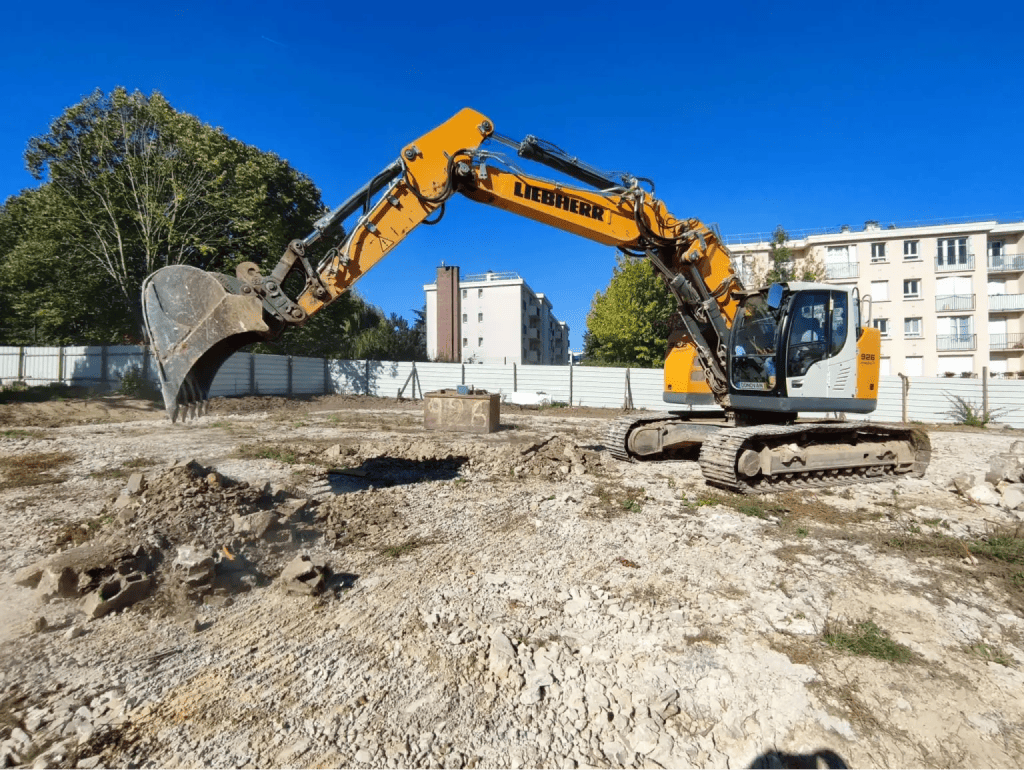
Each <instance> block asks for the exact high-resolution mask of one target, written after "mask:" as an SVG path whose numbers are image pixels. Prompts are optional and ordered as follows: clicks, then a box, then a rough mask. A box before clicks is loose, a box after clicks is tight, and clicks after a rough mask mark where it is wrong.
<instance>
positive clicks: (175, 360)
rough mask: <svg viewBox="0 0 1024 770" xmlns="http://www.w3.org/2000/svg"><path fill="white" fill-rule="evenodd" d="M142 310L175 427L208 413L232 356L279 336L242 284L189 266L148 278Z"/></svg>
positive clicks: (258, 304)
mask: <svg viewBox="0 0 1024 770" xmlns="http://www.w3.org/2000/svg"><path fill="white" fill-rule="evenodd" d="M142 310H143V315H144V316H145V323H146V332H147V336H148V337H149V341H150V345H151V346H152V351H153V357H154V359H155V360H156V364H157V373H158V375H159V377H160V388H161V391H162V392H163V397H164V407H165V408H166V409H167V414H168V415H169V416H170V418H171V421H172V422H174V421H175V420H177V418H178V416H179V415H180V416H181V417H182V419H186V418H188V417H189V416H191V417H195V416H197V415H199V414H203V413H204V412H205V410H206V404H207V401H208V400H209V397H210V386H211V385H212V384H213V378H214V376H215V375H216V374H217V370H218V369H220V367H221V365H222V364H223V363H224V362H225V361H227V360H228V358H230V357H231V355H232V354H233V353H235V352H236V351H237V350H239V349H240V348H242V347H244V346H245V345H248V344H250V343H252V342H257V341H259V340H263V339H269V338H271V337H273V336H275V335H273V334H272V333H271V331H270V327H269V326H268V325H267V323H266V322H265V321H264V319H263V305H262V302H261V301H260V299H259V297H258V296H257V295H256V294H255V293H252V292H251V290H250V289H249V288H248V287H247V286H245V284H244V283H243V282H241V281H238V280H236V279H234V278H231V277H229V276H225V275H219V274H215V273H207V272H204V271H203V270H199V269H198V268H195V267H189V266H188V265H172V266H170V267H164V268H161V269H159V270H157V271H156V272H155V273H153V274H152V275H151V276H149V278H147V279H146V282H145V283H144V284H143V286H142Z"/></svg>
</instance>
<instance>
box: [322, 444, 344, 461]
mask: <svg viewBox="0 0 1024 770" xmlns="http://www.w3.org/2000/svg"><path fill="white" fill-rule="evenodd" d="M324 457H326V458H327V459H328V460H335V459H337V458H339V457H341V444H335V445H334V446H332V447H328V448H327V449H326V451H325V452H324Z"/></svg>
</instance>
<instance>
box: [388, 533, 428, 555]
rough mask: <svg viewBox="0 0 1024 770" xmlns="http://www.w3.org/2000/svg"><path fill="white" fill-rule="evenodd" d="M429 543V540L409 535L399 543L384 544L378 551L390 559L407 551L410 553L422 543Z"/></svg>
mask: <svg viewBox="0 0 1024 770" xmlns="http://www.w3.org/2000/svg"><path fill="white" fill-rule="evenodd" d="M430 543H431V541H430V540H424V539H422V538H418V537H411V538H409V539H408V540H406V541H405V542H404V543H399V544H398V545H388V546H384V547H383V548H381V549H380V552H381V554H382V555H384V556H387V557H389V558H392V559H397V558H399V557H400V556H404V555H405V554H407V553H412V552H413V551H415V550H416V549H417V548H420V547H422V546H424V545H430Z"/></svg>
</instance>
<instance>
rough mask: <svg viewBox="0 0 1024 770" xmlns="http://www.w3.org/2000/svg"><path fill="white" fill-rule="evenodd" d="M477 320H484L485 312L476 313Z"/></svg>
mask: <svg viewBox="0 0 1024 770" xmlns="http://www.w3.org/2000/svg"><path fill="white" fill-rule="evenodd" d="M476 320H477V321H483V320H484V314H483V313H477V314H476Z"/></svg>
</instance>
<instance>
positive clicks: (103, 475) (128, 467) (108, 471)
mask: <svg viewBox="0 0 1024 770" xmlns="http://www.w3.org/2000/svg"><path fill="white" fill-rule="evenodd" d="M157 463H158V461H157V460H154V459H153V458H152V457H133V458H132V459H131V460H128V461H126V462H125V463H123V464H122V465H121V466H120V467H118V468H104V469H103V470H100V471H94V472H93V473H90V474H89V476H90V477H91V478H94V479H100V480H107V479H123V478H125V477H126V476H131V475H132V473H133V472H134V471H137V470H139V469H140V468H151V467H152V466H154V465H156V464H157Z"/></svg>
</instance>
